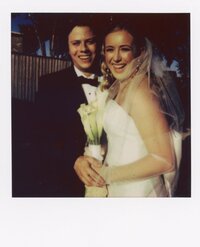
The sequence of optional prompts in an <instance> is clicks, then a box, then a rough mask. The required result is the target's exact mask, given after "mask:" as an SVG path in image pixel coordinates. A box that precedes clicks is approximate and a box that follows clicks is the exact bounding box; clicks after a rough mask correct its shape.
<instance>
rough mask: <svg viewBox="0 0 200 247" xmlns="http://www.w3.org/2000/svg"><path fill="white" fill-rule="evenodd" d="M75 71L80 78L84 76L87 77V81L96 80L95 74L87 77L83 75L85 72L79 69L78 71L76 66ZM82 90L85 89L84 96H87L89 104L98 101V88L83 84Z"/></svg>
mask: <svg viewBox="0 0 200 247" xmlns="http://www.w3.org/2000/svg"><path fill="white" fill-rule="evenodd" d="M74 70H75V72H76V75H77V76H78V77H80V76H83V77H85V78H87V79H94V78H95V74H92V75H90V76H89V77H86V76H85V75H84V74H83V72H82V71H80V70H79V69H77V68H76V67H75V66H74ZM98 81H99V78H98ZM82 88H83V91H84V94H85V97H86V99H87V102H88V103H90V102H92V101H94V100H95V99H96V90H97V87H95V86H91V85H89V84H87V83H84V82H83V84H82Z"/></svg>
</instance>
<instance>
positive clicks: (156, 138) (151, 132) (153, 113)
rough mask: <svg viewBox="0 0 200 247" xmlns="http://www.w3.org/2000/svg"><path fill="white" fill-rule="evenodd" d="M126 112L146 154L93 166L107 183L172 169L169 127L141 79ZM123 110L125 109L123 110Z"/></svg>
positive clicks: (172, 154)
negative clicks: (128, 159)
mask: <svg viewBox="0 0 200 247" xmlns="http://www.w3.org/2000/svg"><path fill="white" fill-rule="evenodd" d="M129 106H130V108H129V110H128V113H129V114H130V116H131V117H132V118H133V120H134V122H135V124H136V126H137V128H138V131H139V133H140V135H141V137H142V140H143V142H144V145H145V147H146V149H147V152H148V154H147V155H146V156H145V157H143V158H141V159H139V160H137V161H135V162H133V163H130V164H124V165H121V166H108V167H104V168H103V169H99V168H95V162H94V163H93V164H94V166H93V168H94V169H96V171H98V172H100V174H101V175H102V176H103V177H104V178H105V180H106V181H107V183H112V182H116V181H123V180H130V179H145V178H149V177H153V176H157V175H160V174H163V173H166V172H169V171H172V170H173V169H174V163H175V157H174V148H173V143H172V139H171V134H170V130H169V127H168V124H167V121H166V119H165V117H164V115H163V113H162V112H161V109H160V106H159V103H158V101H157V99H156V97H155V95H153V94H152V93H151V91H150V89H149V88H148V85H147V82H143V83H142V84H141V85H140V86H139V87H138V88H137V91H136V92H134V95H133V97H132V100H131V101H130V102H129ZM126 110H127V109H126Z"/></svg>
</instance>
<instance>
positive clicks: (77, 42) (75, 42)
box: [72, 40, 81, 46]
mask: <svg viewBox="0 0 200 247" xmlns="http://www.w3.org/2000/svg"><path fill="white" fill-rule="evenodd" d="M80 43H81V42H80V41H78V40H75V41H72V45H74V46H78V45H80Z"/></svg>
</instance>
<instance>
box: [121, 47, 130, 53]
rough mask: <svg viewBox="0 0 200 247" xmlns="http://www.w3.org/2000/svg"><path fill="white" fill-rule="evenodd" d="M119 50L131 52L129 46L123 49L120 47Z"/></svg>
mask: <svg viewBox="0 0 200 247" xmlns="http://www.w3.org/2000/svg"><path fill="white" fill-rule="evenodd" d="M121 50H122V51H125V52H129V51H132V48H131V47H129V46H125V47H121Z"/></svg>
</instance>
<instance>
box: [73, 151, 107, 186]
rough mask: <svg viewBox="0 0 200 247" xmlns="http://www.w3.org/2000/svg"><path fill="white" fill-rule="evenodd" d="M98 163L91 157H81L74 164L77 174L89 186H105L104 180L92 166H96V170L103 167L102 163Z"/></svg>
mask: <svg viewBox="0 0 200 247" xmlns="http://www.w3.org/2000/svg"><path fill="white" fill-rule="evenodd" d="M97 162H98V161H97V160H95V159H93V158H91V157H89V156H80V157H79V158H78V159H77V160H76V162H75V164H74V170H75V172H76V174H77V175H78V177H79V178H80V180H81V181H82V182H83V183H84V184H85V185H87V186H97V187H102V186H104V185H105V181H104V180H103V178H102V177H101V176H100V175H99V174H98V172H96V170H95V169H93V168H92V164H95V168H96V167H101V163H100V162H99V163H97Z"/></svg>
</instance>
